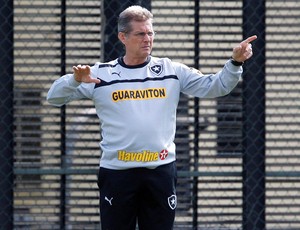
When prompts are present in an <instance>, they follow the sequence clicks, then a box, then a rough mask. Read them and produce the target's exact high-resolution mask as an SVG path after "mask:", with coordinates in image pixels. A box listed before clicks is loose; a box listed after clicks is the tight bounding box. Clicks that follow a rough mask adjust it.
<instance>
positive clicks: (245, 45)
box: [232, 35, 257, 62]
mask: <svg viewBox="0 0 300 230" xmlns="http://www.w3.org/2000/svg"><path fill="white" fill-rule="evenodd" d="M256 38H257V36H256V35H253V36H251V37H248V38H247V39H245V40H244V41H242V42H241V43H240V44H239V45H238V46H236V47H234V48H233V53H232V58H233V59H234V60H235V61H237V62H244V61H246V60H248V59H249V58H250V57H251V56H252V55H253V53H252V45H251V43H250V42H252V41H254V40H255V39H256Z"/></svg>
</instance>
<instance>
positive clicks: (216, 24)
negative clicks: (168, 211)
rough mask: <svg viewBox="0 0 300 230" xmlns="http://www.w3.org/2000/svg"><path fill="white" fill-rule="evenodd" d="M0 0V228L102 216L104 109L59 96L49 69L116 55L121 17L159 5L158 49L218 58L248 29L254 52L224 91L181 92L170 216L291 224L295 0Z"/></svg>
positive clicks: (299, 39)
mask: <svg viewBox="0 0 300 230" xmlns="http://www.w3.org/2000/svg"><path fill="white" fill-rule="evenodd" d="M3 3H4V4H2V5H1V6H0V10H1V23H0V24H1V29H0V34H1V46H0V50H1V63H0V66H1V73H2V74H3V77H2V81H1V82H0V95H1V104H0V107H1V108H0V115H1V116H0V151H1V155H0V157H1V161H0V162H1V167H0V175H1V178H2V179H1V184H0V205H1V210H0V223H1V225H2V226H1V229H100V220H99V205H98V204H99V201H98V196H99V194H98V189H97V185H96V179H97V177H96V175H97V168H98V165H99V156H100V154H101V152H100V150H99V146H98V142H99V141H100V140H101V136H100V133H99V121H98V119H97V117H96V114H95V111H94V108H93V104H92V102H91V101H86V100H84V101H80V102H76V103H75V102H74V103H73V102H72V103H71V104H69V105H67V106H65V107H63V108H61V109H60V108H55V107H52V106H50V105H49V104H47V102H46V101H45V98H46V94H47V91H48V89H49V87H50V85H51V84H52V82H53V81H54V80H55V79H57V78H58V77H60V76H61V75H63V74H65V73H69V72H71V71H72V66H73V65H75V64H89V65H93V64H94V63H95V62H98V61H106V60H110V59H112V58H116V57H117V56H119V55H122V52H123V50H122V47H121V46H120V44H119V43H118V41H117V39H116V33H117V30H116V19H117V16H118V14H119V13H120V12H121V11H122V10H123V9H125V8H126V7H127V6H129V5H132V4H140V5H143V6H144V7H147V8H149V9H151V11H152V13H153V14H154V28H155V30H156V31H157V36H156V37H155V42H154V49H153V56H160V57H165V56H166V57H169V58H171V59H172V60H174V61H179V62H182V63H185V64H186V65H188V66H191V67H196V68H199V69H200V70H201V72H203V73H211V72H216V71H218V70H219V69H220V68H221V67H222V66H223V64H224V63H225V62H226V60H228V58H229V57H230V55H231V52H232V48H233V47H234V46H235V45H236V44H238V43H239V42H240V41H242V39H243V38H245V37H247V36H249V35H252V34H257V36H258V39H257V41H255V42H253V50H254V57H253V58H252V59H251V60H249V61H248V62H247V63H246V64H245V65H244V74H243V80H241V82H240V83H239V84H238V86H237V87H236V88H235V89H234V91H233V92H232V93H230V94H229V95H228V96H225V97H221V98H217V99H195V98H192V97H188V96H185V95H182V97H181V100H180V103H179V107H178V118H177V134H176V140H175V142H176V144H177V167H178V176H179V180H178V208H177V213H176V219H175V226H174V229H180V230H181V229H207V230H208V229H210V230H212V229H214V230H216V229H236V230H237V229H247V230H248V229H249V230H250V229H251V230H253V229H270V230H271V229H272V230H274V229H283V230H292V229H300V171H299V166H300V144H299V143H300V120H299V119H300V103H299V101H300V100H299V98H300V80H299V76H300V56H299V53H300V52H299V50H300V2H299V1H297V0H289V1H277V0H266V1H259V0H253V1H246V0H244V1H237V0H230V1H228V0H226V1H225V0H224V1H189V0H181V1H171V0H168V1H166V0H165V1H163V0H152V1H151V0H141V1H133V0H132V1H129V0H127V1H117V0H110V1H109V0H102V1H101V0H97V1H96V0H89V1H82V0H77V1H70V0H65V1H63V0H62V1H58V0H53V1H42V0H24V1H23V0H22V1H20V0H14V1H13V0H11V1H9V0H6V1H4V2H3Z"/></svg>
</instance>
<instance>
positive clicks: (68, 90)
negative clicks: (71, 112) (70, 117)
mask: <svg viewBox="0 0 300 230" xmlns="http://www.w3.org/2000/svg"><path fill="white" fill-rule="evenodd" d="M79 85H80V83H79V82H76V81H75V79H74V77H73V74H67V75H64V76H62V77H61V78H59V79H57V80H56V81H55V82H54V83H53V84H52V86H51V88H50V89H49V91H48V94H47V101H48V102H49V103H50V104H51V105H54V106H62V105H64V104H66V103H68V102H69V101H71V100H72V98H73V97H74V94H75V92H76V89H77V87H78V86H79Z"/></svg>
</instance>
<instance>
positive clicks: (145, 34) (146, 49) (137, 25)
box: [120, 20, 154, 59]
mask: <svg viewBox="0 0 300 230" xmlns="http://www.w3.org/2000/svg"><path fill="white" fill-rule="evenodd" d="M131 28H132V30H131V31H130V32H128V33H123V35H122V36H121V38H120V40H121V41H122V42H123V44H124V45H125V49H126V55H128V56H130V57H132V58H137V59H139V58H141V59H142V58H146V57H147V56H148V55H149V54H150V53H151V51H152V45H153V40H154V31H153V28H152V23H151V21H150V20H147V21H143V22H138V21H132V22H131Z"/></svg>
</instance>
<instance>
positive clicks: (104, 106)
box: [47, 6, 256, 230]
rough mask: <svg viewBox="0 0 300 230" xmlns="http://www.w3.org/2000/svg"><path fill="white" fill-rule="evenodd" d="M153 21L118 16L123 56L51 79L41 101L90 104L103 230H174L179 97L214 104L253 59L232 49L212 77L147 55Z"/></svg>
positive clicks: (142, 15)
mask: <svg viewBox="0 0 300 230" xmlns="http://www.w3.org/2000/svg"><path fill="white" fill-rule="evenodd" d="M152 19H153V16H152V14H151V13H150V12H149V11H148V10H147V9H145V8H142V7H140V6H131V7H129V8H127V9H126V10H124V11H123V12H122V13H121V14H120V16H119V21H118V37H119V40H120V41H121V42H122V43H123V45H124V47H125V55H124V56H123V57H120V58H118V59H116V60H113V61H110V62H108V63H96V64H95V65H94V66H93V67H90V66H87V65H77V66H73V74H67V75H65V76H62V77H61V78H60V79H58V80H56V81H55V82H54V84H53V85H52V86H51V88H50V90H49V92H48V96H47V100H48V101H49V103H51V104H53V105H55V106H61V105H63V104H66V103H68V102H70V101H73V100H78V99H83V98H89V99H92V100H93V101H94V104H95V108H96V111H97V115H98V117H99V119H100V123H101V130H102V133H101V134H102V141H101V143H100V147H101V149H102V156H101V159H100V169H99V178H98V180H99V181H98V185H99V188H100V212H101V226H102V229H103V230H107V229H109V230H134V229H135V227H136V222H137V223H138V226H139V229H140V230H147V229H149V230H153V229H155V230H168V229H172V228H173V222H174V218H175V208H176V204H177V197H176V191H175V186H176V165H175V160H176V154H175V144H174V137H175V127H176V109H177V104H178V101H179V96H180V92H183V93H186V94H189V95H192V96H196V97H201V98H212V97H219V96H223V95H226V94H228V93H229V92H230V91H231V90H232V89H233V88H234V87H235V86H236V85H237V83H238V81H239V79H240V77H241V74H242V67H241V65H242V64H243V62H244V61H246V60H247V59H249V58H250V57H251V56H252V48H251V44H250V42H251V41H253V40H255V39H256V36H252V37H250V38H248V39H246V40H245V41H243V42H241V43H240V44H239V45H238V46H237V47H235V48H234V49H233V53H232V58H231V59H230V60H228V61H227V62H226V64H225V65H224V68H223V69H222V70H221V71H219V72H218V73H216V74H209V75H203V74H202V73H201V72H200V71H199V70H195V69H193V68H188V67H187V66H186V65H184V64H180V63H176V62H172V61H171V60H170V59H168V58H158V57H153V56H151V55H150V54H151V51H152V46H153V40H154V35H155V33H154V30H153V27H152Z"/></svg>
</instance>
